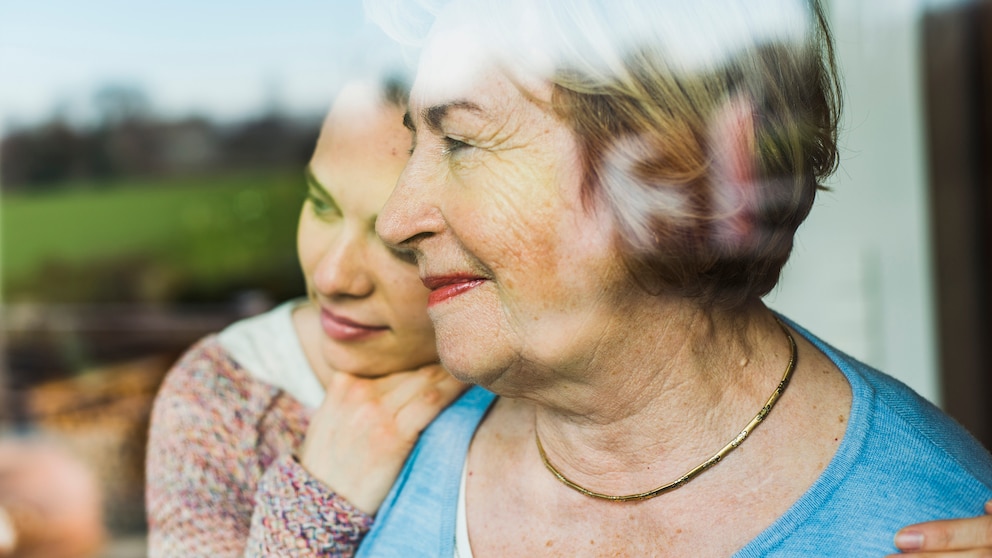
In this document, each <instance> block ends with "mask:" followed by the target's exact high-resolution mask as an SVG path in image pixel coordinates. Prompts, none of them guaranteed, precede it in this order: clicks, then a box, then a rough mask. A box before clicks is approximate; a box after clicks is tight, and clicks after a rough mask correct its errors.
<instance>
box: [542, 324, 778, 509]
mask: <svg viewBox="0 0 992 558" xmlns="http://www.w3.org/2000/svg"><path fill="white" fill-rule="evenodd" d="M775 321H777V322H778V325H779V327H781V328H782V331H783V332H784V333H785V336H786V337H787V338H788V339H789V348H790V351H791V356H790V357H789V365H788V366H786V367H785V374H783V375H782V381H780V382H779V383H778V387H776V388H775V391H773V392H772V395H771V397H769V398H768V401H767V402H766V403H765V406H764V407H762V408H761V410H760V411H758V414H757V415H755V416H754V418H753V419H751V422H749V423H747V426H745V427H744V430H741V433H740V434H738V435H737V437H736V438H734V439H733V440H731V441H730V443H729V444H727V445H725V446H723V448H722V449H720V451H718V452H716V453H715V454H714V455H713V457H710V458H709V459H707V460H706V461H704V462H703V463H701V464H699V465H697V466H696V467H695V468H693V469H692V470H690V471H689V472H687V473H686V474H684V475H682V476H681V477H679V478H678V479H676V480H675V481H673V482H670V483H668V484H663V485H661V486H659V487H658V488H655V489H653V490H648V491H647V492H641V493H639V494H627V495H625V496H611V495H609V494H603V493H602V492H596V491H593V490H589V489H588V488H584V487H582V486H579V485H578V484H576V483H575V482H574V481H571V480H569V479H568V478H567V477H566V476H565V475H563V474H561V471H559V470H558V469H557V468H556V467H555V466H554V465H552V464H551V462H550V461H548V455H547V454H546V453H544V446H543V445H541V436H540V435H538V433H537V428H535V429H534V438H535V439H536V440H537V451H538V452H539V453H540V454H541V461H543V462H544V466H545V467H547V468H548V470H549V471H551V474H552V475H554V476H555V478H557V479H558V480H560V481H561V482H562V483H563V484H564V485H565V486H567V487H569V488H571V489H573V490H575V491H577V492H580V493H582V494H585V495H586V496H590V497H592V498H599V499H600V500H610V501H611V502H630V501H635V500H648V499H650V498H654V497H655V496H658V495H661V494H664V493H666V492H670V491H672V490H675V489H676V488H679V487H681V486H684V485H686V484H688V483H689V481H691V480H692V479H694V478H696V477H697V476H699V475H700V474H701V473H702V472H703V471H705V470H707V469H709V468H710V467H712V466H714V465H716V464H717V463H719V462H720V461H722V460H723V458H724V457H727V455H728V454H729V453H730V452H732V451H734V450H735V449H737V446H739V445H741V444H743V443H744V440H745V439H746V438H747V437H748V436H749V435H750V434H751V432H752V431H753V430H754V429H755V428H756V427H757V426H758V425H759V424H760V423H761V421H763V420H765V417H767V416H768V413H770V412H771V411H772V407H774V406H775V403H777V402H778V399H779V397H781V396H782V392H784V391H785V388H786V386H788V385H789V380H790V379H792V372H793V371H794V370H795V369H796V357H797V355H796V352H797V350H796V340H795V339H793V338H792V334H791V333H790V332H789V328H787V327H785V324H783V323H782V321H781V320H779V319H778V318H775Z"/></svg>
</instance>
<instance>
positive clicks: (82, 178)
mask: <svg viewBox="0 0 992 558" xmlns="http://www.w3.org/2000/svg"><path fill="white" fill-rule="evenodd" d="M92 105H93V109H94V110H95V114H96V116H95V118H94V119H93V120H94V123H93V124H89V125H80V124H73V123H71V122H70V121H69V119H68V118H67V117H66V116H65V115H64V114H59V113H56V114H54V115H53V116H51V117H50V118H49V119H48V120H47V121H46V122H42V123H40V124H37V125H33V126H30V127H20V128H18V129H14V130H12V131H10V132H9V133H8V134H7V135H6V137H4V138H3V140H2V141H0V160H2V161H3V165H0V187H2V188H3V190H4V191H6V192H15V191H25V190H31V191H35V192H37V191H40V190H52V189H58V188H61V187H65V186H67V185H73V184H83V183H85V184H89V185H93V184H111V183H113V182H114V181H115V180H116V179H120V178H155V177H175V176H188V175H198V174H199V175H202V174H215V173H218V172H224V171H230V170H245V169H252V168H260V167H261V168H273V167H285V166H289V165H301V164H303V163H304V162H305V161H306V160H307V159H308V158H309V155H310V152H311V150H312V149H313V143H314V139H315V138H316V135H317V131H318V130H319V125H320V122H319V120H318V118H305V119H301V118H295V119H294V118H291V117H289V116H288V115H286V114H284V113H283V112H281V111H280V110H279V108H278V106H276V105H272V106H271V107H270V108H269V109H268V110H267V111H265V112H264V113H263V114H260V115H258V116H254V117H251V118H247V119H244V120H242V121H239V122H234V123H218V122H214V121H211V120H210V119H208V118H205V117H199V116H192V117H184V118H181V119H165V118H163V117H161V116H158V115H156V112H155V111H154V109H153V107H152V105H151V103H150V102H149V100H148V97H147V95H146V94H145V93H144V91H142V90H141V89H140V88H137V87H133V86H127V85H110V86H106V87H103V88H102V89H100V90H99V91H97V93H96V94H95V95H94V96H93V99H92Z"/></svg>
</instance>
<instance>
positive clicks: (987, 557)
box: [886, 548, 992, 558]
mask: <svg viewBox="0 0 992 558" xmlns="http://www.w3.org/2000/svg"><path fill="white" fill-rule="evenodd" d="M907 556H911V557H913V558H992V548H977V549H973V550H948V551H944V552H904V553H902V554H890V555H888V556H886V558H906V557H907Z"/></svg>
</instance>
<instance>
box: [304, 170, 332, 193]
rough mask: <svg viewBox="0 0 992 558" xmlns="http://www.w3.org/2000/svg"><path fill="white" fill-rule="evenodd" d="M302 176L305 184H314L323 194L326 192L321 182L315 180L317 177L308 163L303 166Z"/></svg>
mask: <svg viewBox="0 0 992 558" xmlns="http://www.w3.org/2000/svg"><path fill="white" fill-rule="evenodd" d="M303 178H304V179H306V181H307V186H316V187H317V188H319V189H320V190H321V191H322V192H324V193H325V194H326V193H327V189H326V188H324V185H323V184H321V183H320V181H319V180H317V177H316V176H315V175H314V174H313V167H311V166H310V165H307V166H306V167H304V168H303Z"/></svg>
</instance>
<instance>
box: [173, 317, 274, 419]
mask: <svg viewBox="0 0 992 558" xmlns="http://www.w3.org/2000/svg"><path fill="white" fill-rule="evenodd" d="M279 391H280V390H279V389H278V388H275V387H273V386H271V385H269V384H266V383H263V382H259V381H257V380H255V379H254V378H252V376H251V375H250V374H249V373H248V372H247V371H246V370H245V369H244V368H243V367H242V366H241V365H240V364H239V363H238V362H237V361H236V360H234V358H233V357H232V356H231V355H230V353H228V351H227V350H226V349H225V348H224V347H223V346H222V345H221V344H220V343H219V341H218V337H217V336H216V335H210V336H208V337H206V338H204V339H202V340H201V341H199V342H198V343H196V344H195V345H193V346H192V347H191V348H190V349H189V350H188V351H187V352H186V353H185V354H184V355H183V356H182V357H180V359H179V360H178V361H177V362H176V364H175V365H174V366H173V367H172V369H171V370H170V371H169V373H168V374H167V375H166V377H165V380H164V381H163V383H162V387H161V388H160V390H159V394H158V396H157V397H156V402H155V407H156V412H158V411H160V410H162V409H161V407H163V406H166V407H179V408H187V409H188V408H190V407H193V408H198V409H201V410H211V411H214V412H222V411H229V412H231V413H237V414H244V413H246V412H247V413H251V412H252V411H258V412H261V411H262V410H264V409H265V408H267V407H268V406H269V404H270V402H271V400H272V399H273V398H274V397H276V396H277V395H278V393H279Z"/></svg>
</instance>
